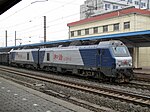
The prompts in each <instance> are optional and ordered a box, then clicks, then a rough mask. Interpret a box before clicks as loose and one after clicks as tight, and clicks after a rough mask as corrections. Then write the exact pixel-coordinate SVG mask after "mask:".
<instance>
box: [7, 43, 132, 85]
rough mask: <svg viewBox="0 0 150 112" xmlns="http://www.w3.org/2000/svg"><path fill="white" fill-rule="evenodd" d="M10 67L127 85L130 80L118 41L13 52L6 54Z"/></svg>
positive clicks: (125, 51)
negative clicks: (87, 77)
mask: <svg viewBox="0 0 150 112" xmlns="http://www.w3.org/2000/svg"><path fill="white" fill-rule="evenodd" d="M10 64H11V65H16V66H22V67H26V68H32V69H42V70H46V71H53V72H61V73H72V74H78V75H82V76H92V77H95V78H98V79H101V80H109V81H115V82H128V81H129V80H131V79H132V77H133V71H132V58H131V56H130V53H129V51H128V49H127V47H126V46H125V45H124V44H123V43H122V42H121V41H104V42H100V43H99V44H98V45H85V46H68V47H55V48H42V49H22V50H13V51H11V52H10Z"/></svg>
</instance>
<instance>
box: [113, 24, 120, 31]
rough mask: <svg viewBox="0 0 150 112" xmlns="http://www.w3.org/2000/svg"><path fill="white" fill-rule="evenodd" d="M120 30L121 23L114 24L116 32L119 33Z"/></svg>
mask: <svg viewBox="0 0 150 112" xmlns="http://www.w3.org/2000/svg"><path fill="white" fill-rule="evenodd" d="M118 30H119V23H116V24H114V31H118Z"/></svg>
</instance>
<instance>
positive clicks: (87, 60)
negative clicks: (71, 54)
mask: <svg viewBox="0 0 150 112" xmlns="http://www.w3.org/2000/svg"><path fill="white" fill-rule="evenodd" d="M79 51H80V54H81V57H82V60H83V63H84V66H88V67H96V54H97V50H96V49H79Z"/></svg>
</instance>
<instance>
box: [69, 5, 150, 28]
mask: <svg viewBox="0 0 150 112" xmlns="http://www.w3.org/2000/svg"><path fill="white" fill-rule="evenodd" d="M134 13H135V14H141V15H147V16H150V11H148V10H141V9H137V8H134V7H128V8H124V9H120V10H115V11H112V12H107V13H104V14H100V15H97V16H94V17H91V18H87V19H83V20H79V21H76V22H72V23H68V24H67V26H77V25H81V24H86V23H89V22H94V21H100V20H104V19H109V18H113V17H116V16H122V15H127V14H134Z"/></svg>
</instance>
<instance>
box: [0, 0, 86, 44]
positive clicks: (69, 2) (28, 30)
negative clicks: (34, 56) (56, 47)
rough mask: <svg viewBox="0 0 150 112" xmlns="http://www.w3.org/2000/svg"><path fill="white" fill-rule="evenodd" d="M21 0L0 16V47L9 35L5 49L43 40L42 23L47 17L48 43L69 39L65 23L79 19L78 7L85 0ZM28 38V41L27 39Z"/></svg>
mask: <svg viewBox="0 0 150 112" xmlns="http://www.w3.org/2000/svg"><path fill="white" fill-rule="evenodd" d="M35 1H44V0H22V2H20V3H18V4H17V5H15V6H14V7H12V8H11V9H9V10H8V11H6V12H5V13H4V14H2V15H0V47H3V46H5V31H6V30H7V31H8V46H14V43H15V42H14V38H15V31H16V32H17V39H22V40H17V45H19V44H20V43H22V44H32V43H39V42H40V41H42V40H44V38H43V35H44V33H43V22H44V17H43V16H46V17H47V41H53V40H62V39H68V27H67V23H70V22H74V21H77V20H79V19H80V5H81V4H83V2H84V1H85V0H48V1H46V2H35ZM29 37H31V38H29Z"/></svg>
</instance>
